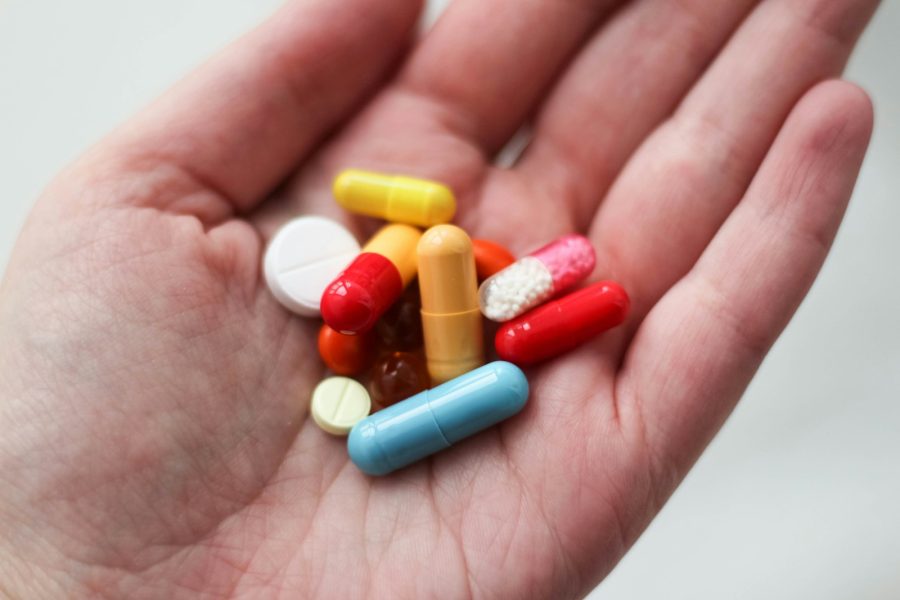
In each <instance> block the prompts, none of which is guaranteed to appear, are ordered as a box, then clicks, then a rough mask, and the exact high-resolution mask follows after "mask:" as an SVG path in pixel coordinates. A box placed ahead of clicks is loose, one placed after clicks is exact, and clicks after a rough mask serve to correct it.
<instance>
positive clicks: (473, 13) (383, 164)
mask: <svg viewBox="0 0 900 600" xmlns="http://www.w3.org/2000/svg"><path fill="white" fill-rule="evenodd" d="M615 2H616V0H602V1H599V2H597V1H590V0H575V1H572V2H544V1H540V0H530V1H528V2H516V3H495V2H482V1H480V0H457V1H456V2H453V3H452V4H451V5H450V6H449V8H448V9H447V11H446V12H445V13H444V15H443V16H442V17H441V19H440V20H439V21H438V23H437V24H436V25H435V27H434V28H433V30H432V31H429V32H428V34H427V35H426V36H425V38H424V40H423V41H422V43H421V44H420V46H419V47H418V48H417V49H416V50H415V52H414V53H413V55H412V57H411V58H410V61H409V63H408V64H407V65H406V67H405V68H404V69H403V71H402V72H401V73H400V74H399V76H398V78H397V81H396V82H395V83H394V84H393V85H392V86H391V87H389V88H388V89H386V90H385V91H384V92H383V93H382V94H380V95H379V96H378V97H377V98H376V99H375V100H374V101H373V102H372V103H371V104H370V105H369V106H368V107H367V109H366V110H365V111H363V113H362V114H361V115H360V116H359V117H358V118H357V119H355V120H354V122H353V123H352V124H351V126H350V127H348V129H347V130H346V131H345V132H343V133H342V135H341V136H339V137H338V138H337V139H336V140H335V142H334V143H333V144H331V145H330V146H329V148H328V150H327V152H325V153H323V155H321V156H319V157H318V160H317V161H316V164H314V165H310V167H309V168H308V169H305V170H304V172H302V173H300V174H299V175H298V177H297V178H295V180H294V181H293V183H292V185H291V187H290V189H289V190H288V191H287V193H286V194H285V202H281V203H275V204H269V205H267V206H266V207H265V209H264V212H265V214H263V215H261V216H260V218H259V223H258V224H259V226H260V229H261V230H262V231H263V233H264V234H265V233H266V232H267V231H270V230H271V229H273V228H274V227H276V226H277V224H278V223H279V222H281V220H283V218H284V217H285V215H289V214H293V213H296V212H297V211H298V210H315V211H317V212H321V211H325V212H328V211H329V208H333V207H331V204H332V203H331V201H330V199H329V186H330V182H331V179H332V178H333V176H334V175H335V173H336V172H337V171H338V170H340V169H342V168H346V167H347V166H348V165H352V166H356V167H362V168H369V169H373V170H380V171H388V172H391V171H394V172H402V173H407V174H410V175H413V176H419V177H426V178H431V179H436V180H439V181H442V182H443V183H445V184H447V185H449V186H450V187H451V188H452V189H453V190H454V192H456V194H457V196H458V197H459V200H460V201H461V204H462V205H464V206H465V205H467V204H469V203H470V200H471V197H472V196H474V194H475V192H476V190H477V188H478V186H479V184H480V182H481V180H482V179H483V176H484V173H485V168H486V167H487V165H488V159H489V158H490V157H491V156H493V154H494V153H495V152H496V151H497V150H498V149H499V148H500V147H501V146H502V145H503V144H504V142H505V141H506V140H507V139H508V138H509V137H510V136H511V135H512V134H513V133H514V131H515V130H516V129H517V128H518V127H519V126H520V125H521V124H522V121H523V119H525V117H526V115H527V114H528V113H529V111H530V110H531V109H532V108H533V106H534V105H535V103H537V102H538V100H539V98H540V97H541V95H542V94H543V92H544V90H545V89H546V88H547V87H548V85H549V84H550V83H551V82H552V80H553V78H554V77H555V75H556V74H557V71H558V70H559V69H560V68H561V67H562V65H563V64H564V63H565V62H566V60H567V59H568V57H569V56H570V55H571V54H572V53H573V52H574V51H575V50H576V49H577V48H578V47H579V45H580V44H581V43H582V41H583V39H584V38H585V37H586V36H587V35H588V34H589V32H590V31H591V29H592V28H593V27H594V26H595V24H596V23H597V22H598V21H599V20H600V19H601V18H602V16H603V15H604V14H605V13H606V12H608V11H609V10H610V7H611V6H612V5H613V4H614V3H615Z"/></svg>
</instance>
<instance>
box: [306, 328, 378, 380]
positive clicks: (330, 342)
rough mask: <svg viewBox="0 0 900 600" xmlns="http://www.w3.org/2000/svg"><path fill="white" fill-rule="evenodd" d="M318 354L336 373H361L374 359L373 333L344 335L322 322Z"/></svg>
mask: <svg viewBox="0 0 900 600" xmlns="http://www.w3.org/2000/svg"><path fill="white" fill-rule="evenodd" d="M319 356H321V357H322V361H324V363H325V366H327V367H328V368H329V369H331V370H332V371H334V372H335V373H336V374H338V375H355V374H357V373H362V372H363V371H365V370H366V369H368V368H369V367H370V366H371V365H372V362H373V361H374V360H375V337H374V334H373V333H371V332H368V333H363V334H359V335H344V334H343V333H340V332H338V331H335V330H334V329H332V328H331V327H329V326H328V325H327V324H324V325H322V329H320V330H319Z"/></svg>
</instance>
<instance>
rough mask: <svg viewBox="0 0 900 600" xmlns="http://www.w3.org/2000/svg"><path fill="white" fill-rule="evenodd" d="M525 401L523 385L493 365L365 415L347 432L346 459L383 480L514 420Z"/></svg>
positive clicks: (507, 368) (511, 370) (509, 369)
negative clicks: (398, 470)
mask: <svg viewBox="0 0 900 600" xmlns="http://www.w3.org/2000/svg"><path fill="white" fill-rule="evenodd" d="M526 400H528V380H527V379H525V374H524V373H522V371H521V370H520V369H519V368H518V367H517V366H515V365H513V364H511V363H508V362H503V361H497V362H492V363H489V364H486V365H484V366H483V367H479V368H477V369H475V370H474V371H469V372H468V373H466V374H465V375H460V376H459V377H457V378H456V379H451V380H450V381H448V382H446V383H442V384H441V385H439V386H437V387H436V388H433V389H430V390H426V391H424V392H422V393H420V394H416V395H415V396H413V397H412V398H407V399H406V400H403V401H402V402H398V403H397V404H394V405H393V406H389V407H388V408H385V409H384V410H381V411H378V412H377V413H375V414H373V415H370V416H368V417H366V418H365V419H363V420H362V421H360V422H359V423H357V424H356V425H355V426H354V427H353V430H352V431H350V437H349V438H348V440H347V449H348V450H349V452H350V460H352V461H353V463H354V464H355V465H356V466H357V467H359V469H360V470H361V471H363V472H364V473H368V474H369V475H386V474H387V473H390V472H391V471H396V470H397V469H400V468H402V467H405V466H407V465H410V464H412V463H414V462H416V461H417V460H421V459H423V458H425V457H426V456H429V455H431V454H434V453H435V452H438V451H440V450H443V449H445V448H449V447H450V446H452V445H453V444H455V443H456V442H458V441H460V440H462V439H465V438H467V437H469V436H470V435H473V434H476V433H478V432H479V431H481V430H482V429H487V428H488V427H490V426H491V425H495V424H497V423H499V422H500V421H503V420H504V419H508V418H509V417H511V416H513V415H514V414H516V413H517V412H519V411H520V410H522V407H524V406H525V401H526Z"/></svg>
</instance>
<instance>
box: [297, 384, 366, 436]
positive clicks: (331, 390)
mask: <svg viewBox="0 0 900 600" xmlns="http://www.w3.org/2000/svg"><path fill="white" fill-rule="evenodd" d="M371 408H372V403H371V400H369V393H368V392H367V391H366V388H364V387H363V386H362V384H361V383H359V382H358V381H355V380H353V379H350V378H348V377H329V378H328V379H324V380H322V381H321V382H320V383H319V385H317V386H316V389H315V390H313V395H312V406H311V407H310V411H311V412H312V416H313V420H314V421H315V422H316V425H318V426H319V427H321V428H322V429H323V430H325V431H327V432H328V433H331V434H333V435H347V432H349V431H350V430H351V429H352V428H353V426H354V425H356V424H357V423H358V422H360V421H361V420H363V419H365V418H366V415H368V414H369V410H370V409H371Z"/></svg>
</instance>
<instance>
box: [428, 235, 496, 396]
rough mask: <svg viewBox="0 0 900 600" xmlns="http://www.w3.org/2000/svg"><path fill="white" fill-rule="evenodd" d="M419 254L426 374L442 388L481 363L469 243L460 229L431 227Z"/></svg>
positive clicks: (478, 319)
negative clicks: (448, 381) (445, 383)
mask: <svg viewBox="0 0 900 600" xmlns="http://www.w3.org/2000/svg"><path fill="white" fill-rule="evenodd" d="M418 253H419V291H420V293H421V296H422V332H423V334H424V337H425V358H426V360H427V363H428V374H429V375H430V376H431V381H432V382H434V383H443V382H445V381H447V380H450V379H453V378H454V377H457V376H459V375H462V374H463V373H466V372H467V371H471V370H472V369H474V368H475V367H477V366H479V365H481V364H484V337H483V333H482V328H481V313H480V311H479V309H478V282H477V280H476V278H475V258H474V257H473V256H472V240H470V239H469V236H468V235H466V232H465V231H463V230H462V229H460V228H459V227H456V226H454V225H435V226H434V227H432V228H431V229H429V230H428V231H426V232H425V234H424V235H423V236H422V239H421V240H420V241H419V250H418Z"/></svg>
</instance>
